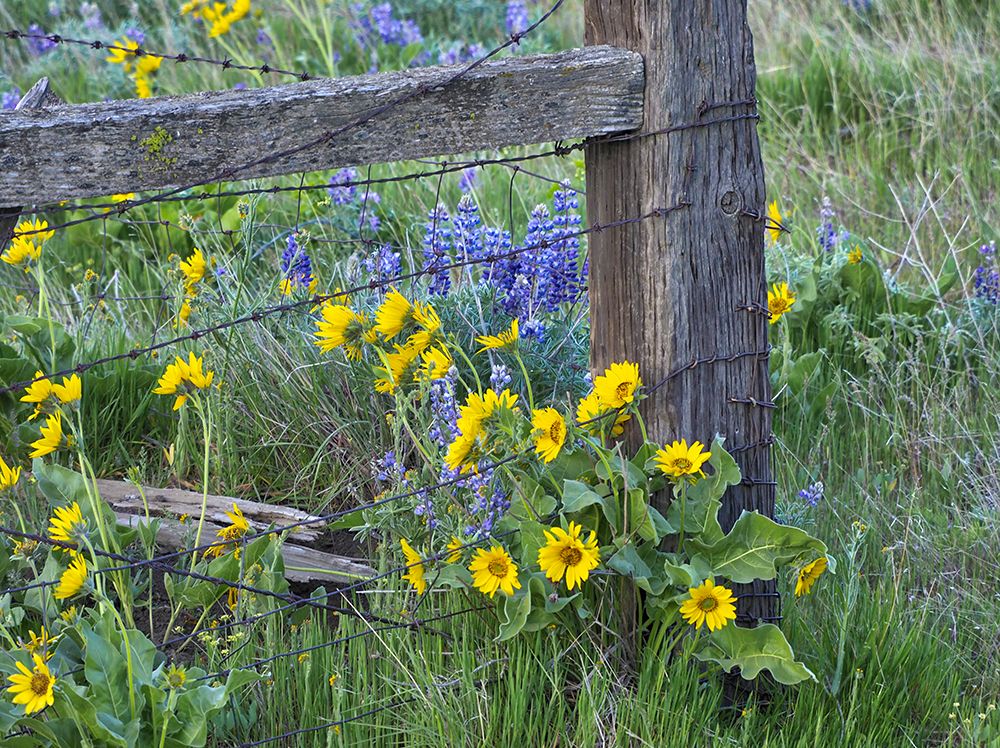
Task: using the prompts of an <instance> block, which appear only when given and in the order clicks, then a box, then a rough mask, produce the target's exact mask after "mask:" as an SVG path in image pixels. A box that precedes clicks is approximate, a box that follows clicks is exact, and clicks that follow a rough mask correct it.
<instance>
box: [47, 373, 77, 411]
mask: <svg viewBox="0 0 1000 748" xmlns="http://www.w3.org/2000/svg"><path fill="white" fill-rule="evenodd" d="M52 394H53V395H55V396H56V399H58V400H59V402H61V403H62V404H63V405H67V404H68V403H72V402H76V401H77V400H79V399H80V397H81V396H82V394H83V389H82V384H81V382H80V377H79V375H77V374H73V375H72V376H69V377H63V380H62V384H54V385H52Z"/></svg>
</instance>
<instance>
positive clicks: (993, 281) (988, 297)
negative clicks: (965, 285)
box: [972, 242, 1000, 306]
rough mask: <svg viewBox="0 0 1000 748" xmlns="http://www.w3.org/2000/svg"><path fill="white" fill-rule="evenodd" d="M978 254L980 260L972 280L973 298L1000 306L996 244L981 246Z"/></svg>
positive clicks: (998, 265)
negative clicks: (980, 256)
mask: <svg viewBox="0 0 1000 748" xmlns="http://www.w3.org/2000/svg"><path fill="white" fill-rule="evenodd" d="M979 254H980V255H982V260H981V261H980V264H979V267H977V268H976V272H975V274H974V276H973V280H972V285H973V289H974V292H975V296H976V298H977V299H982V300H983V301H985V302H986V303H987V304H992V305H994V306H996V305H997V304H1000V257H998V256H997V247H996V242H990V243H989V244H984V245H983V246H981V247H980V248H979Z"/></svg>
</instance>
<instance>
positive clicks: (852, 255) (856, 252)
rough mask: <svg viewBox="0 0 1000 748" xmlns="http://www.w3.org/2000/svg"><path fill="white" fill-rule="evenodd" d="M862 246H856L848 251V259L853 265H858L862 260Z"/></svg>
mask: <svg viewBox="0 0 1000 748" xmlns="http://www.w3.org/2000/svg"><path fill="white" fill-rule="evenodd" d="M862 257H863V256H862V254H861V247H855V248H854V249H852V250H851V251H850V252H848V253H847V261H848V262H849V263H850V264H851V265H857V264H858V263H859V262H861V260H862Z"/></svg>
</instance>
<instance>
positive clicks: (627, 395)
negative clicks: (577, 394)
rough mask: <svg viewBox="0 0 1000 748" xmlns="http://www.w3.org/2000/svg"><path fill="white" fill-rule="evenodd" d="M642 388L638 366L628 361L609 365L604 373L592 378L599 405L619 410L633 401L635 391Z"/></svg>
mask: <svg viewBox="0 0 1000 748" xmlns="http://www.w3.org/2000/svg"><path fill="white" fill-rule="evenodd" d="M641 386H642V379H640V378H639V364H633V363H631V362H629V361H622V362H621V363H615V364H611V366H610V368H607V369H605V370H604V373H603V374H602V375H600V376H598V377H594V392H596V393H597V399H598V400H599V401H600V403H601V405H603V406H606V407H609V408H621V407H622V406H623V405H627V404H629V403H631V402H632V401H633V400H634V399H635V391H636V390H637V389H638V388H639V387H641Z"/></svg>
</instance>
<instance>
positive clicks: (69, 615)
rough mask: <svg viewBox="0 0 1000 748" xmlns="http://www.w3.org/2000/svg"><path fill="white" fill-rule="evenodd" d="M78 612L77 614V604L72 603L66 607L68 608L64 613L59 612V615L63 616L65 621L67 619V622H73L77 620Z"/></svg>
mask: <svg viewBox="0 0 1000 748" xmlns="http://www.w3.org/2000/svg"><path fill="white" fill-rule="evenodd" d="M76 614H77V610H76V606H75V605H70V606H69V607H68V608H66V610H64V611H63V612H62V613H60V614H59V617H60V618H62V619H63V620H64V621H66V623H73V621H75V620H76Z"/></svg>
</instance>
